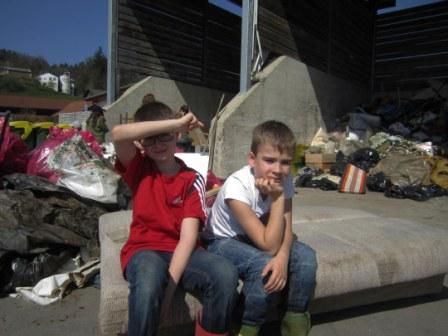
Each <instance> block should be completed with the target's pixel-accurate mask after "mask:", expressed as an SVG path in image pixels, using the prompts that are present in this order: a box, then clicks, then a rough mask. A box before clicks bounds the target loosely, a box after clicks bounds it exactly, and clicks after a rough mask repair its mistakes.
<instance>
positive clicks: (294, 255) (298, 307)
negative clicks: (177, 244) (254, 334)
mask: <svg viewBox="0 0 448 336" xmlns="http://www.w3.org/2000/svg"><path fill="white" fill-rule="evenodd" d="M208 250H209V251H210V252H213V253H216V254H217V255H220V256H223V257H225V258H227V259H229V260H230V261H231V262H232V263H233V264H234V265H235V266H236V267H237V269H238V274H239V277H240V278H241V279H242V280H243V281H244V285H243V288H242V294H243V296H244V312H243V318H242V322H243V323H244V324H248V325H262V324H263V323H264V322H266V317H267V315H268V312H269V310H270V309H272V308H273V307H274V305H276V304H277V303H278V302H279V301H280V299H281V298H284V296H285V295H286V298H285V299H286V300H285V304H286V310H287V311H290V312H295V313H301V312H304V311H306V310H307V309H308V303H309V301H310V299H311V298H312V296H313V294H314V287H315V285H316V269H317V262H316V254H315V252H314V250H313V249H312V248H311V247H309V246H308V245H305V244H303V243H301V242H298V241H295V242H294V243H293V245H292V246H291V252H290V256H289V264H288V280H287V285H286V288H285V289H284V290H283V291H282V292H275V293H270V294H269V293H267V292H266V291H265V290H264V284H265V283H266V280H267V279H265V278H262V277H261V272H262V271H263V268H264V267H265V266H266V264H267V263H268V262H269V261H270V260H271V259H272V256H270V255H269V254H267V253H266V252H263V251H261V250H259V249H258V248H256V247H255V246H253V245H252V244H250V243H244V242H241V241H238V240H236V239H233V238H225V239H216V240H213V241H211V242H209V245H208Z"/></svg>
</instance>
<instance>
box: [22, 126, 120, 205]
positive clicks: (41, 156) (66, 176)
mask: <svg viewBox="0 0 448 336" xmlns="http://www.w3.org/2000/svg"><path fill="white" fill-rule="evenodd" d="M27 173H28V174H31V175H39V176H43V177H46V178H48V179H49V180H50V181H52V182H54V183H56V184H58V185H61V186H64V187H66V188H68V189H70V190H72V191H73V192H75V193H76V194H78V195H80V196H82V197H85V198H89V199H93V200H96V201H98V202H102V203H116V202H117V186H118V180H119V178H120V177H119V175H117V174H116V173H115V172H114V171H113V170H112V169H110V168H109V167H108V166H107V164H106V162H105V161H103V160H102V159H101V158H100V156H98V155H97V153H95V151H94V150H93V149H92V147H91V146H89V145H88V144H87V143H86V141H85V140H84V137H83V135H82V134H80V133H78V132H70V133H63V132H62V133H58V134H52V136H51V137H50V138H49V139H47V140H46V141H44V142H43V143H42V144H41V145H40V146H39V147H37V148H36V149H35V150H33V151H32V153H31V154H30V160H29V163H28V167H27Z"/></svg>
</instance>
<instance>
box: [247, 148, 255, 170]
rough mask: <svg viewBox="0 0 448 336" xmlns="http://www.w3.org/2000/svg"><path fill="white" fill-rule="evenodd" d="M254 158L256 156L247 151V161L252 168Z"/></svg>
mask: <svg viewBox="0 0 448 336" xmlns="http://www.w3.org/2000/svg"><path fill="white" fill-rule="evenodd" d="M255 158H256V155H255V154H254V153H253V152H252V151H251V152H249V155H248V156H247V163H248V164H249V166H251V167H252V168H253V167H254V166H255Z"/></svg>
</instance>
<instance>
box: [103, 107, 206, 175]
mask: <svg viewBox="0 0 448 336" xmlns="http://www.w3.org/2000/svg"><path fill="white" fill-rule="evenodd" d="M201 126H203V124H202V123H201V122H200V121H199V120H198V119H197V118H196V117H195V115H194V114H193V113H191V112H189V113H187V114H186V115H184V116H183V117H182V118H179V119H169V120H157V121H142V122H135V123H131V124H123V125H117V126H115V127H114V128H113V129H112V141H113V143H114V146H115V151H116V153H117V157H118V159H119V160H120V162H121V164H122V165H123V166H124V167H127V166H128V165H129V163H130V162H131V161H132V159H133V158H134V156H135V154H136V151H137V149H136V147H135V145H134V141H136V140H141V139H144V138H146V137H149V136H153V135H157V134H161V133H169V132H183V131H189V130H191V129H193V128H195V127H201Z"/></svg>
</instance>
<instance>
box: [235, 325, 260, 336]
mask: <svg viewBox="0 0 448 336" xmlns="http://www.w3.org/2000/svg"><path fill="white" fill-rule="evenodd" d="M259 330H260V326H251V325H247V324H242V325H241V328H240V330H239V331H238V333H235V335H237V336H257V335H258V331H259Z"/></svg>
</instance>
